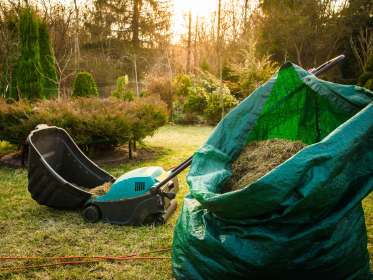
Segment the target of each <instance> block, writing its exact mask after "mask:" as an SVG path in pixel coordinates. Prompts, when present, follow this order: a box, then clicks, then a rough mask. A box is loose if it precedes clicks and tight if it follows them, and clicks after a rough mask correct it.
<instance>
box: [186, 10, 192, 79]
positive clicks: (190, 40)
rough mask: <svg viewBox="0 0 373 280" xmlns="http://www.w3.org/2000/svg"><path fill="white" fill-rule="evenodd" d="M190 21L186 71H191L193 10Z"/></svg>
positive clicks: (190, 13)
mask: <svg viewBox="0 0 373 280" xmlns="http://www.w3.org/2000/svg"><path fill="white" fill-rule="evenodd" d="M188 17H189V23H188V55H187V65H186V71H187V73H190V70H191V69H190V68H191V66H190V59H191V52H192V50H191V48H192V12H191V11H189V16H188Z"/></svg>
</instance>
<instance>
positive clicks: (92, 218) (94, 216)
mask: <svg viewBox="0 0 373 280" xmlns="http://www.w3.org/2000/svg"><path fill="white" fill-rule="evenodd" d="M82 214H83V218H84V220H85V221H86V222H88V223H97V222H98V221H99V220H100V219H101V213H100V209H98V207H97V206H95V205H89V206H87V207H86V208H84V209H83V213H82Z"/></svg>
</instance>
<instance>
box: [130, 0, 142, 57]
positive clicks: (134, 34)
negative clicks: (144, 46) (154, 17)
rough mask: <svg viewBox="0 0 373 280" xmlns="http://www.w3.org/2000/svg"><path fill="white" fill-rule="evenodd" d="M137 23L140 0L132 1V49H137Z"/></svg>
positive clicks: (138, 43)
mask: <svg viewBox="0 0 373 280" xmlns="http://www.w3.org/2000/svg"><path fill="white" fill-rule="evenodd" d="M139 21H140V0H133V18H132V44H133V48H134V49H135V50H137V49H138V48H139V45H140V42H139Z"/></svg>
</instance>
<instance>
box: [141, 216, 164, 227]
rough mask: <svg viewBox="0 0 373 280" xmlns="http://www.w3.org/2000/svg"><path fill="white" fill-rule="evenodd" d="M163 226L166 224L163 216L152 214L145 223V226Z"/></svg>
mask: <svg viewBox="0 0 373 280" xmlns="http://www.w3.org/2000/svg"><path fill="white" fill-rule="evenodd" d="M162 224H164V220H163V217H162V214H150V215H149V216H147V217H146V218H145V219H144V221H143V225H162Z"/></svg>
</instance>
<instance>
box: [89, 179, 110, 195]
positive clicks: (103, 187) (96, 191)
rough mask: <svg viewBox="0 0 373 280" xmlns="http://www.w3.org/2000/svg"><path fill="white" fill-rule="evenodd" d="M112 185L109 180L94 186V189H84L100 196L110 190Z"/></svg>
mask: <svg viewBox="0 0 373 280" xmlns="http://www.w3.org/2000/svg"><path fill="white" fill-rule="evenodd" d="M111 186H112V183H111V182H107V183H105V184H102V185H100V186H97V187H94V188H92V189H88V188H84V190H85V191H87V192H89V193H91V194H93V195H94V196H100V195H104V194H106V193H107V192H108V191H109V190H110V188H111Z"/></svg>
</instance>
